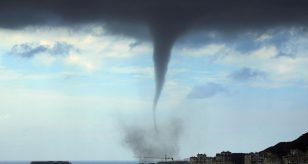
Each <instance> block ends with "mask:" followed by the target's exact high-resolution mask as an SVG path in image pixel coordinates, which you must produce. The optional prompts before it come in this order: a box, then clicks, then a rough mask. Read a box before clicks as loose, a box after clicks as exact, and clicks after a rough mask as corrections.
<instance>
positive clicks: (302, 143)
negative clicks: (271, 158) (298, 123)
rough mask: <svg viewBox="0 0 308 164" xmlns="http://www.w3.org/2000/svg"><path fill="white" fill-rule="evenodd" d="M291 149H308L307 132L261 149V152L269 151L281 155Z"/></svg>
mask: <svg viewBox="0 0 308 164" xmlns="http://www.w3.org/2000/svg"><path fill="white" fill-rule="evenodd" d="M291 149H299V150H301V151H303V152H306V151H307V150H308V133H305V134H303V135H302V136H300V137H299V138H297V139H296V140H294V141H291V142H280V143H278V144H276V145H275V146H272V147H269V148H267V149H265V150H263V151H262V152H271V153H273V154H276V155H278V156H280V157H281V156H284V155H286V154H287V153H288V152H290V150H291Z"/></svg>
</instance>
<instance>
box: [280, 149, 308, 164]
mask: <svg viewBox="0 0 308 164" xmlns="http://www.w3.org/2000/svg"><path fill="white" fill-rule="evenodd" d="M282 162H283V164H308V150H307V151H306V153H304V152H303V151H301V150H298V149H293V150H290V152H289V153H288V155H286V156H283V157H282Z"/></svg>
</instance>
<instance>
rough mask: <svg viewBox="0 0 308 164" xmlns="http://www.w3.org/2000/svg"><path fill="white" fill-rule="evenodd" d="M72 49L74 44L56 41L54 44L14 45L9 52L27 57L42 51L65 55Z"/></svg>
mask: <svg viewBox="0 0 308 164" xmlns="http://www.w3.org/2000/svg"><path fill="white" fill-rule="evenodd" d="M71 50H73V46H72V45H70V44H68V43H65V42H56V43H55V44H54V45H53V46H48V45H41V44H38V43H23V44H17V45H14V46H13V47H12V48H11V51H10V53H9V54H10V55H15V56H20V57H25V58H30V57H33V56H35V55H39V54H41V53H48V54H50V55H55V56H57V55H60V56H64V55H68V54H69V52H70V51H71Z"/></svg>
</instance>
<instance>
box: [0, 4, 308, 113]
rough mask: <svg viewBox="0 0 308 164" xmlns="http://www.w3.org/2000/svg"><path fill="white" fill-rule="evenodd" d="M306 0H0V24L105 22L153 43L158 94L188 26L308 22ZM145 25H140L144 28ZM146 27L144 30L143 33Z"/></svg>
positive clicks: (231, 29) (229, 30)
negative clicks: (173, 52) (148, 36)
mask: <svg viewBox="0 0 308 164" xmlns="http://www.w3.org/2000/svg"><path fill="white" fill-rule="evenodd" d="M307 18H308V1H307V0H236V1H235V0H234V1H231V0H130V1H127V0H1V1H0V27H4V28H19V27H24V26H27V25H40V24H45V25H46V24H47V25H50V26H55V25H61V26H63V25H64V26H65V25H66V26H73V25H78V24H85V23H98V24H100V23H101V24H103V25H104V26H105V27H106V29H107V30H109V32H110V33H112V34H113V33H117V34H123V35H129V36H133V37H137V38H138V39H144V38H146V37H145V36H144V35H148V34H147V32H146V31H148V32H149V35H150V36H151V39H152V41H153V44H154V55H153V59H154V66H155V78H156V93H155V98H154V103H153V106H154V109H155V108H156V105H157V101H158V99H159V96H160V93H161V91H162V88H163V85H164V81H165V75H166V72H167V68H168V62H169V60H170V53H171V49H172V47H173V45H174V43H175V41H176V40H177V39H178V38H179V37H180V36H182V35H183V34H184V33H186V32H187V31H195V30H200V29H203V30H215V31H218V32H220V33H224V34H226V35H229V36H232V35H234V34H236V33H241V32H245V31H260V30H265V29H268V28H272V27H276V26H307V23H308V19H307ZM144 28H146V29H148V30H142V29H144ZM144 31H145V32H144Z"/></svg>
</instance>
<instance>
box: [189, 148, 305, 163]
mask: <svg viewBox="0 0 308 164" xmlns="http://www.w3.org/2000/svg"><path fill="white" fill-rule="evenodd" d="M188 163H190V164H308V150H307V151H306V152H302V151H301V150H298V149H294V150H291V151H290V152H289V153H288V154H287V155H285V156H282V157H279V156H278V155H276V154H273V153H270V152H260V153H259V152H257V153H247V154H245V153H231V152H230V151H223V152H221V153H217V154H216V156H215V157H208V156H207V155H206V154H197V155H196V156H193V157H190V158H189V161H188Z"/></svg>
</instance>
